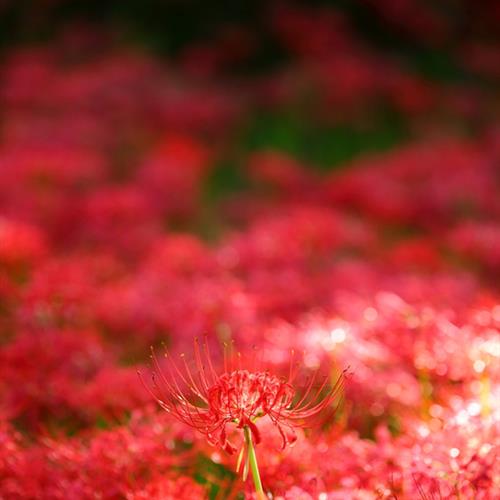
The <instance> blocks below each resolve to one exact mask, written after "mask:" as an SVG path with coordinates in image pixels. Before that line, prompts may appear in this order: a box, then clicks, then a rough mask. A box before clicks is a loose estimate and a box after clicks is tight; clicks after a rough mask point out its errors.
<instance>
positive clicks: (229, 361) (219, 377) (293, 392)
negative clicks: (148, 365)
mask: <svg viewBox="0 0 500 500" xmlns="http://www.w3.org/2000/svg"><path fill="white" fill-rule="evenodd" d="M165 358H166V359H167V362H166V368H165V369H162V368H161V366H160V361H159V360H158V358H157V356H156V354H155V353H154V351H153V352H152V360H153V364H154V369H153V374H152V387H150V386H148V385H147V384H145V385H146V387H147V388H148V390H149V391H150V392H151V394H152V395H153V397H154V398H155V399H156V400H157V401H158V403H159V405H160V406H161V407H162V408H163V409H164V410H165V411H167V412H169V413H170V414H172V415H173V416H174V417H176V418H177V419H178V420H180V421H182V422H184V423H185V424H187V425H189V426H191V427H193V428H195V429H197V430H198V431H199V432H201V433H202V434H204V435H205V436H206V438H207V440H208V442H209V443H210V444H212V445H214V446H220V447H221V448H223V449H224V450H226V451H227V452H228V453H234V452H235V451H236V447H235V446H234V445H233V444H232V443H231V442H230V441H229V439H228V425H230V424H233V426H234V427H235V428H236V429H240V430H248V431H249V432H250V433H251V435H252V438H253V441H254V442H255V444H258V443H259V442H260V441H261V435H260V432H259V429H258V427H257V421H258V419H260V418H262V417H268V418H269V419H270V420H271V422H272V423H273V424H274V426H275V427H276V428H277V429H278V431H279V433H280V435H281V438H282V446H283V448H285V447H286V446H287V445H289V444H293V443H294V442H295V440H296V439H297V438H296V434H295V428H297V427H310V426H312V425H314V424H313V422H314V420H315V418H316V417H319V416H320V415H321V416H323V415H324V411H323V410H326V409H327V408H328V407H331V404H332V403H333V402H334V401H335V400H336V399H338V398H339V396H340V395H341V390H342V387H343V382H344V373H345V372H343V373H342V374H341V376H340V377H339V378H338V379H337V380H336V382H335V383H334V384H330V383H329V382H330V377H328V376H323V377H320V376H319V375H318V372H315V373H314V374H312V375H311V376H309V377H308V378H307V380H306V382H305V384H302V386H301V389H302V390H299V386H298V385H297V382H296V381H297V379H298V377H297V375H298V371H299V370H298V368H297V367H298V363H294V355H293V352H292V354H291V359H290V368H289V372H288V376H287V377H278V376H277V375H274V374H272V373H270V371H269V370H268V369H264V368H263V367H262V366H260V367H259V368H256V367H255V365H256V364H257V363H256V361H255V358H254V357H252V360H251V361H250V362H249V363H248V365H251V366H252V367H251V368H248V367H247V368H245V367H242V364H244V362H243V361H242V356H241V355H239V354H237V355H236V356H235V355H232V354H230V355H228V353H227V349H225V350H224V370H223V372H222V373H218V371H216V369H215V368H214V363H213V361H212V358H211V356H210V352H209V349H208V344H207V342H203V344H202V345H200V342H199V341H198V340H195V343H194V365H195V366H194V367H190V366H189V363H188V362H187V361H186V357H185V356H184V355H181V357H180V363H179V362H176V361H175V360H174V359H173V357H172V356H170V354H169V353H168V351H165ZM261 365H262V363H261ZM335 409H336V408H333V409H332V410H333V411H335Z"/></svg>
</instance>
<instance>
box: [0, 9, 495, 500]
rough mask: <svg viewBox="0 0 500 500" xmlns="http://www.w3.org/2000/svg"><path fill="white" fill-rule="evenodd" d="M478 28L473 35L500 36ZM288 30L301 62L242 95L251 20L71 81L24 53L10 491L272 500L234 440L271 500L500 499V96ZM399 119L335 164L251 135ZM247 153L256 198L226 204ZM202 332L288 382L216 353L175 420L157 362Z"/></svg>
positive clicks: (325, 22)
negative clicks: (381, 113)
mask: <svg viewBox="0 0 500 500" xmlns="http://www.w3.org/2000/svg"><path fill="white" fill-rule="evenodd" d="M360 3H363V4H365V3H366V5H365V7H364V8H366V9H369V12H370V13H371V15H373V16H378V17H380V18H381V19H382V20H384V22H385V23H388V25H390V26H393V27H395V28H394V29H402V27H404V28H407V29H408V36H409V38H410V39H413V40H420V41H422V40H425V41H426V42H427V43H429V44H430V45H431V46H435V47H442V46H444V45H446V44H447V43H451V42H450V41H452V40H453V33H455V31H454V30H456V27H455V26H454V25H453V23H450V22H448V21H447V18H446V15H445V14H444V13H443V12H441V11H439V10H438V9H437V8H434V7H432V6H431V5H430V4H429V5H427V4H426V5H427V6H426V7H425V8H424V7H423V6H422V5H421V2H417V1H416V0H406V1H404V2H396V1H390V0H384V1H378V2H372V1H370V2H360ZM446 3H448V2H446ZM452 3H453V2H452ZM458 3H460V2H458ZM463 4H464V6H465V7H467V6H469V7H470V6H473V4H472V2H471V1H465V0H464V2H463ZM486 4H488V5H489V3H488V2H486ZM465 7H464V8H465ZM421 9H423V10H421ZM488 9H489V10H488ZM472 10H473V11H474V15H471V17H470V19H469V20H468V21H467V22H468V23H469V25H470V29H471V32H473V31H474V29H477V27H478V26H486V24H484V23H485V22H486V20H487V19H488V15H487V14H486V13H485V12H483V13H478V12H476V10H478V9H472ZM479 10H481V9H479ZM485 11H487V12H490V11H491V13H490V14H491V15H490V16H489V18H490V21H491V19H493V18H495V16H496V19H498V12H499V11H498V8H495V6H494V5H492V6H489V7H488V8H486V7H485ZM266 15H267V18H268V25H267V28H266V29H268V30H269V34H270V35H272V36H273V37H274V38H275V39H276V40H277V42H278V43H279V44H280V46H281V47H282V48H283V50H284V51H285V52H286V53H287V54H288V59H287V63H286V64H284V65H283V66H282V67H280V69H276V70H273V71H270V72H269V73H266V74H265V75H258V76H256V75H249V76H248V77H245V78H246V80H245V82H244V83H242V81H241V78H242V77H240V76H238V77H237V78H236V77H234V78H232V77H231V68H232V65H234V64H236V63H238V64H241V62H242V61H245V60H246V58H250V57H251V55H252V54H253V53H254V52H255V51H256V50H257V49H258V44H259V40H258V39H256V38H255V37H252V35H251V33H247V32H246V31H245V30H244V29H241V30H239V29H238V28H237V27H228V28H227V31H224V32H221V33H220V34H219V35H218V36H217V37H216V38H215V39H214V40H212V41H211V42H210V43H208V42H207V44H206V45H205V44H203V43H201V44H199V45H193V46H192V47H189V48H187V49H186V50H185V51H183V52H182V53H181V54H180V55H179V56H178V57H177V59H175V60H171V61H168V62H161V61H159V60H156V59H155V58H153V57H151V56H147V55H145V54H143V53H141V52H139V51H132V50H131V49H122V50H121V51H119V50H117V49H111V48H109V49H105V50H101V48H100V49H99V53H98V54H94V53H92V51H91V53H90V54H87V56H86V57H85V58H83V57H82V58H81V61H80V60H77V61H74V60H73V59H72V58H71V57H69V55H70V54H68V53H67V51H68V50H69V49H68V48H67V46H66V44H65V43H62V42H63V41H64V40H62V41H59V43H55V44H51V45H47V46H44V47H35V48H24V49H22V50H12V51H10V53H8V54H7V57H5V58H4V59H3V60H2V63H1V70H2V74H3V77H2V79H1V80H0V104H1V106H0V107H1V116H0V120H1V125H2V127H1V128H2V130H1V136H0V498H5V499H92V498H103V499H110V500H111V499H129V500H141V499H150V498H152V499H158V500H160V499H168V498H182V499H199V498H205V497H207V496H208V497H209V498H243V497H245V498H252V495H253V493H252V492H253V489H252V487H251V485H250V484H248V483H245V482H244V481H242V478H241V477H239V475H238V474H236V473H235V470H236V468H237V460H238V459H237V454H235V455H232V454H230V453H227V452H226V451H235V450H234V447H233V444H232V443H233V442H234V439H233V438H234V435H235V432H236V433H237V431H238V425H239V426H240V427H245V426H246V427H249V428H250V429H251V432H252V434H253V436H254V438H255V441H258V443H257V444H256V449H257V453H258V455H259V465H260V470H261V476H262V482H263V484H264V489H265V490H266V492H267V493H268V494H269V495H272V498H276V499H287V500H293V499H297V500H298V499H301V500H306V499H320V500H340V499H342V500H344V499H352V500H355V499H357V500H365V499H366V500H369V499H393V498H398V499H410V500H411V499H415V498H417V499H418V498H424V499H427V498H444V499H454V498H461V499H473V498H474V499H478V500H488V499H493V498H496V497H497V496H498V492H499V491H500V461H499V460H498V456H499V454H500V403H499V402H500V289H499V283H500V176H499V164H500V133H499V130H500V129H499V122H498V117H497V116H495V114H494V110H495V109H496V110H497V111H498V95H495V92H494V91H493V90H492V89H493V88H494V85H482V84H480V83H476V82H475V80H474V79H471V80H466V81H464V82H461V83H443V82H437V81H434V80H430V79H426V78H424V77H423V76H421V75H418V74H417V73H416V72H412V71H410V70H409V69H408V68H407V67H404V65H402V64H400V63H399V62H398V60H397V58H395V57H392V56H390V55H388V54H387V53H386V52H384V51H382V50H379V49H376V48H374V47H373V46H371V45H369V44H368V43H367V42H366V40H363V39H362V37H360V36H359V35H358V34H357V32H356V30H355V28H354V27H353V26H351V24H350V23H349V20H348V17H347V16H346V15H345V14H344V13H341V12H340V11H336V10H334V9H327V8H313V7H300V8H299V7H292V6H290V5H288V4H285V3H284V2H278V3H276V4H273V6H272V7H270V8H269V11H268V12H267V13H266ZM490 21H489V22H490ZM484 29H486V28H484ZM473 42H474V40H465V41H464V42H463V44H462V42H460V43H459V44H458V46H456V47H455V49H454V52H453V56H454V57H455V58H456V63H457V64H459V65H461V67H463V68H464V70H465V69H467V70H468V71H471V72H472V74H476V73H477V74H479V75H481V79H485V80H486V81H487V82H490V83H491V82H493V83H494V82H497V83H498V65H497V67H496V68H495V66H494V64H493V63H492V61H493V60H494V55H495V54H498V51H499V46H498V44H497V45H495V44H494V42H493V41H487V40H484V41H480V42H478V43H477V44H474V43H473ZM490 45H491V46H490ZM202 63H203V64H202ZM481 81H482V80H481ZM495 106H496V107H495ZM380 107H383V108H384V109H390V110H391V112H395V113H399V114H400V115H401V117H402V118H404V120H405V123H407V127H408V129H409V130H410V131H411V133H410V135H411V138H412V140H410V141H408V143H407V144H403V145H400V146H398V147H394V148H392V149H391V150H390V151H385V152H378V153H373V152H372V153H366V154H363V155H358V156H357V157H356V158H354V159H353V160H351V161H349V162H346V163H345V164H344V165H341V167H342V168H337V169H335V170H329V171H325V172H322V171H321V170H319V169H314V167H313V166H311V165H309V164H308V163H307V162H305V161H303V160H302V159H301V158H299V157H298V155H293V154H291V153H287V152H284V151H281V150H275V149H272V148H261V149H259V150H257V151H251V152H249V151H248V150H247V149H246V148H245V147H243V146H242V145H241V143H240V142H238V141H239V140H240V139H239V137H240V135H242V134H243V133H244V130H245V129H246V126H247V123H248V121H249V120H250V119H251V117H252V116H253V113H255V110H259V111H262V110H265V111H269V110H272V112H273V113H282V112H283V110H294V112H296V113H298V114H299V116H300V117H301V119H303V120H308V121H310V122H311V123H313V124H314V125H315V126H316V127H317V128H318V130H320V129H321V128H322V127H332V126H333V127H335V126H337V125H339V124H340V125H342V124H344V125H345V124H348V125H349V126H352V127H354V128H357V127H358V128H359V129H361V130H362V129H363V128H364V127H368V128H369V126H370V123H371V120H373V117H374V116H375V114H376V113H377V109H379V108H380ZM469 129H473V132H474V133H473V134H469V135H467V134H466V131H468V130H469ZM228 159H230V160H231V161H232V160H235V163H238V164H239V165H240V170H241V171H240V173H241V174H242V177H244V179H245V180H246V181H247V184H246V185H245V187H244V189H242V190H241V191H238V192H237V193H236V194H235V192H232V193H222V194H220V195H219V197H218V198H217V199H216V200H215V201H214V200H213V199H212V198H213V194H212V193H211V192H210V186H212V184H213V183H214V178H215V177H216V176H217V175H216V174H217V169H218V168H219V167H220V164H221V163H224V162H227V161H228ZM235 168H236V167H235ZM196 337H200V338H201V337H203V338H206V339H207V341H206V342H207V349H210V350H211V352H219V351H220V346H221V345H223V344H229V343H231V342H232V341H234V343H235V345H237V346H238V348H239V349H240V350H241V356H242V358H244V359H254V358H255V356H259V357H260V358H262V361H263V363H265V366H267V367H268V370H267V369H266V370H260V371H259V370H257V371H255V372H252V371H249V370H243V369H242V370H231V371H226V372H224V370H223V366H224V363H223V360H222V359H219V358H218V356H217V355H215V357H214V359H213V361H210V363H212V362H213V364H214V367H213V368H210V370H212V369H213V372H212V371H210V373H209V374H208V375H207V373H205V372H204V370H205V369H206V365H207V363H208V361H206V360H204V359H203V360H200V359H197V360H196V362H197V366H196V367H195V370H194V371H192V372H190V371H189V370H188V371H187V372H186V371H182V374H183V375H182V376H179V374H178V373H177V376H175V373H174V377H170V378H169V379H168V382H167V384H166V386H167V388H168V389H169V391H168V394H166V395H165V394H158V392H155V391H154V390H153V392H154V393H155V397H156V399H158V400H160V401H161V403H162V407H163V410H167V412H164V411H163V410H162V408H161V407H158V405H157V404H156V401H155V400H154V398H152V397H151V394H150V393H148V392H147V391H146V390H145V388H144V387H143V385H142V384H141V380H140V379H139V377H138V376H137V370H139V371H140V372H141V374H143V377H144V381H145V383H146V385H148V384H149V378H148V374H149V373H150V366H149V365H150V359H149V353H150V347H151V346H152V347H153V348H154V352H163V347H162V346H161V345H162V344H163V343H164V344H166V346H167V349H168V352H169V353H171V356H172V358H173V359H176V360H177V359H178V360H182V359H184V358H183V354H184V353H186V355H188V354H189V355H190V354H191V353H192V351H193V339H194V338H196ZM256 352H257V353H258V354H256ZM292 352H294V355H293V356H295V358H294V359H295V360H296V362H297V363H298V364H299V365H300V368H301V370H302V371H303V373H304V377H305V380H306V381H307V380H311V377H314V375H313V374H315V373H317V372H318V369H319V368H320V367H321V368H322V369H325V367H326V374H327V378H328V380H329V381H330V379H331V381H333V382H332V385H333V387H336V386H335V385H334V381H335V380H338V377H339V376H340V374H341V373H342V372H343V370H344V369H345V368H346V367H348V366H349V367H350V370H349V371H350V375H349V376H348V377H346V379H345V381H343V382H342V384H341V385H342V387H341V388H340V389H339V388H338V387H337V389H338V391H337V390H335V391H333V392H331V393H328V392H327V393H326V397H324V396H325V394H324V393H325V391H328V388H327V386H326V385H325V386H321V385H320V387H319V389H317V387H316V386H314V388H313V384H312V382H311V388H310V389H309V391H310V393H311V394H317V395H318V400H317V401H316V400H308V399H307V397H306V398H305V399H304V400H303V401H300V391H295V388H294V386H293V384H292V378H293V377H289V378H288V379H286V380H283V379H281V378H279V376H278V374H281V373H283V371H286V370H287V369H288V368H289V366H290V364H291V363H290V358H291V356H292V354H291V353H292ZM195 355H196V353H195ZM198 355H199V352H198ZM164 363H165V360H163V359H160V360H159V361H157V364H158V366H156V367H155V366H153V371H155V369H156V368H160V369H163V368H164ZM181 363H182V362H181V361H179V365H180V366H181ZM153 364H154V363H153ZM182 366H183V365H182ZM196 370H197V371H196ZM156 371H157V372H158V371H161V370H156ZM186 373H187V374H189V375H186ZM200 373H202V375H203V376H201V377H200V376H199V375H200ZM190 377H192V378H190ZM308 377H309V378H308ZM194 380H195V381H196V384H201V385H199V386H197V387H194V386H195V385H196V384H193V381H194ZM157 385H158V387H160V390H161V384H160V383H158V384H157ZM304 385H305V386H306V387H307V382H306V383H305V384H304ZM189 386H191V387H189ZM149 387H152V386H151V385H149ZM153 387H154V386H153ZM193 387H194V389H193ZM316 389H317V391H316V392H315V390H316ZM186 393H190V398H191V399H187V396H185V394H186ZM242 394H245V398H247V399H245V400H244V401H243V403H242V402H241V400H240V399H238V398H240V397H241V395H242ZM172 396H173V397H174V398H175V399H173V398H172ZM322 396H323V399H322ZM196 398H198V399H201V400H202V401H201V403H200V401H196V402H195V401H194V400H195V399H196ZM314 401H315V402H314ZM203 405H205V406H203ZM331 406H336V411H335V412H333V413H332V414H333V416H332V417H331V418H330V419H329V420H328V421H327V422H324V421H323V420H321V421H318V422H319V423H318V424H317V425H316V426H315V428H313V429H308V428H305V429H302V426H296V425H295V423H296V421H297V420H301V419H306V417H309V416H311V415H315V414H316V413H317V412H319V410H325V409H326V410H328V408H329V407H331ZM200 408H202V410H200ZM235 408H236V409H237V410H238V411H240V413H238V414H236V410H235ZM242 408H243V409H244V411H243V412H241V409H242ZM316 410H318V411H317V412H316ZM294 411H295V412H294ZM169 413H170V414H169ZM172 415H174V416H175V415H177V416H178V417H179V415H180V416H181V417H183V418H180V419H179V420H181V421H182V420H183V422H179V421H178V420H176V419H173V418H171V417H172ZM261 417H266V418H263V419H262V420H259V425H258V430H257V426H256V425H255V423H254V422H255V420H256V419H257V418H259V419H260V418H261ZM233 424H236V425H233ZM193 427H194V429H193ZM235 427H236V428H235ZM196 430H198V431H201V432H196ZM277 430H278V432H276V431H277ZM257 437H258V439H257ZM284 444H286V445H287V446H284ZM214 445H215V446H214ZM288 445H290V446H288ZM223 448H225V450H226V451H224V449H223ZM238 495H239V496H238Z"/></svg>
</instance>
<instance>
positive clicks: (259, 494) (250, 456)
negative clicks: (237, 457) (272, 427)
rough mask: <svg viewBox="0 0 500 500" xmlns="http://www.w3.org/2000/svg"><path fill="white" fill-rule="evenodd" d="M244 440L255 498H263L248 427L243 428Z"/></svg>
mask: <svg viewBox="0 0 500 500" xmlns="http://www.w3.org/2000/svg"><path fill="white" fill-rule="evenodd" d="M244 433H245V442H246V444H247V449H248V461H249V463H250V470H251V471H252V477H253V484H254V486H255V491H256V493H257V498H258V499H259V500H264V499H265V498H266V495H265V493H264V489H263V488H262V481H261V480H260V474H259V466H258V464H257V455H256V454H255V448H254V445H253V440H252V433H251V432H250V429H249V428H248V427H245V428H244Z"/></svg>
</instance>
